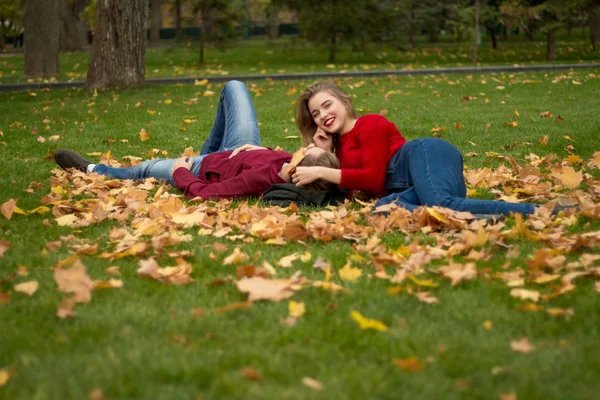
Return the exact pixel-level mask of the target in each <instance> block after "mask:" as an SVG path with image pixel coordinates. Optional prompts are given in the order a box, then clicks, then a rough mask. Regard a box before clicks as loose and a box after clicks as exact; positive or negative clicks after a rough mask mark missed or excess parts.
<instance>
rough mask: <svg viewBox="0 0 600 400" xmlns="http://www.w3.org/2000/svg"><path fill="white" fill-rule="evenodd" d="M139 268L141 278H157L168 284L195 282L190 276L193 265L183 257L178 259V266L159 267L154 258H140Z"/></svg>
mask: <svg viewBox="0 0 600 400" xmlns="http://www.w3.org/2000/svg"><path fill="white" fill-rule="evenodd" d="M138 265H139V266H140V267H139V268H138V270H137V273H138V276H139V277H140V278H149V279H155V280H157V281H160V282H162V283H165V284H168V285H185V284H188V283H192V282H194V279H193V278H192V277H190V274H191V273H192V266H191V265H190V264H189V263H187V262H185V261H184V260H183V259H180V258H178V259H177V266H174V267H165V268H159V266H158V263H157V262H156V260H155V259H154V258H149V259H147V260H139V262H138Z"/></svg>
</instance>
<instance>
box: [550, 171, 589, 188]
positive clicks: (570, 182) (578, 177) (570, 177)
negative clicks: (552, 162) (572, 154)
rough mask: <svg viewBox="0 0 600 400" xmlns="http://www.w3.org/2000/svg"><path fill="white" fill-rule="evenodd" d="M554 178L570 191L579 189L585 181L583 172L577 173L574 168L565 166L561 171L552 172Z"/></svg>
mask: <svg viewBox="0 0 600 400" xmlns="http://www.w3.org/2000/svg"><path fill="white" fill-rule="evenodd" d="M552 177H553V178H554V179H556V180H558V181H559V182H560V183H561V184H562V185H563V186H565V187H567V188H568V189H575V188H577V187H578V186H579V185H580V184H581V182H582V181H583V172H582V171H575V169H573V167H570V166H568V165H563V166H562V168H560V169H553V170H552Z"/></svg>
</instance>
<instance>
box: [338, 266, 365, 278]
mask: <svg viewBox="0 0 600 400" xmlns="http://www.w3.org/2000/svg"><path fill="white" fill-rule="evenodd" d="M338 274H339V275H340V278H341V279H342V280H343V281H348V282H356V281H357V280H358V278H360V277H361V276H362V274H363V272H362V270H361V269H360V268H353V267H352V266H351V265H350V263H346V265H344V267H343V268H341V269H340V270H339V271H338Z"/></svg>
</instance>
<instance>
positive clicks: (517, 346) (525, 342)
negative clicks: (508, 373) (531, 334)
mask: <svg viewBox="0 0 600 400" xmlns="http://www.w3.org/2000/svg"><path fill="white" fill-rule="evenodd" d="M510 348H511V349H513V350H514V351H518V352H519V353H524V354H529V353H531V352H533V351H534V350H535V347H534V346H533V345H532V344H531V343H529V338H527V337H524V338H521V339H519V340H511V341H510Z"/></svg>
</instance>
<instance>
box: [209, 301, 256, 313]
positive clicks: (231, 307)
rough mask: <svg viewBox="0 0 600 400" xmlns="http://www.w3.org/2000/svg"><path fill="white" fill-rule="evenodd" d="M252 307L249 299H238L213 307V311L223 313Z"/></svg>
mask: <svg viewBox="0 0 600 400" xmlns="http://www.w3.org/2000/svg"><path fill="white" fill-rule="evenodd" d="M250 307H252V302H250V301H240V302H237V303H230V304H227V305H224V306H221V307H217V308H215V312H218V313H224V312H227V311H232V310H245V309H247V308H250Z"/></svg>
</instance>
